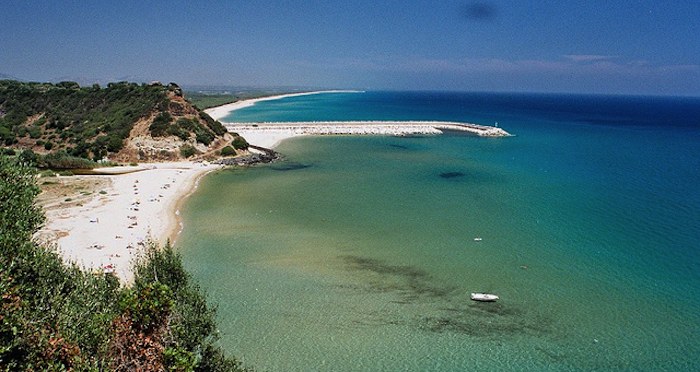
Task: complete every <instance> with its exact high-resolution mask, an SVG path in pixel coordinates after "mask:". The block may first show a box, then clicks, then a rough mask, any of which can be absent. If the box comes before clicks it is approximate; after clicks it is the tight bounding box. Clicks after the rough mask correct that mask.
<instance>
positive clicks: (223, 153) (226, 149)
mask: <svg viewBox="0 0 700 372" xmlns="http://www.w3.org/2000/svg"><path fill="white" fill-rule="evenodd" d="M233 155H236V150H234V149H233V147H231V146H226V147H224V148H223V149H221V156H233Z"/></svg>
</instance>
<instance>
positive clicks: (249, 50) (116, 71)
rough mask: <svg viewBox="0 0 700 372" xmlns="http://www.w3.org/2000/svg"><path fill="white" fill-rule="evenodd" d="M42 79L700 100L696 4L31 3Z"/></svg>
mask: <svg viewBox="0 0 700 372" xmlns="http://www.w3.org/2000/svg"><path fill="white" fill-rule="evenodd" d="M0 27H1V28H0V73H4V74H8V75H11V76H14V77H16V78H20V79H24V80H34V81H46V80H55V79H61V78H70V79H78V78H82V79H100V80H105V79H112V80H114V79H123V78H128V79H130V80H138V81H148V80H160V81H163V82H170V81H174V82H177V83H179V84H181V85H193V84H201V85H239V86H243V85H245V86H313V87H323V88H359V89H372V90H379V89H392V90H393V89H398V90H459V91H511V92H571V93H614V94H626V93H631V94H663V95H694V96H700V0H670V1H661V0H561V1H559V0H557V1H554V0H551V1H548V0H519V1H515V0H492V1H476V2H475V1H456V0H455V1H452V0H396V1H395V0H349V1H342V0H286V1H284V0H265V1H256V0H249V1H243V0H240V1H236V0H231V1H178V0H170V1H127V0H119V1H111V0H109V1H102V0H92V1H79V0H75V1H32V0H28V1H22V0H4V1H3V2H2V4H1V5H0Z"/></svg>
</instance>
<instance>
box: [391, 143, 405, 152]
mask: <svg viewBox="0 0 700 372" xmlns="http://www.w3.org/2000/svg"><path fill="white" fill-rule="evenodd" d="M389 147H393V148H395V149H401V150H408V149H409V147H408V146H404V145H397V144H394V143H391V144H389Z"/></svg>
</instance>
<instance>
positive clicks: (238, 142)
mask: <svg viewBox="0 0 700 372" xmlns="http://www.w3.org/2000/svg"><path fill="white" fill-rule="evenodd" d="M231 146H233V148H234V149H237V150H242V149H247V148H248V146H250V145H249V144H248V141H246V140H245V138H243V137H241V136H236V137H235V138H234V139H233V141H231Z"/></svg>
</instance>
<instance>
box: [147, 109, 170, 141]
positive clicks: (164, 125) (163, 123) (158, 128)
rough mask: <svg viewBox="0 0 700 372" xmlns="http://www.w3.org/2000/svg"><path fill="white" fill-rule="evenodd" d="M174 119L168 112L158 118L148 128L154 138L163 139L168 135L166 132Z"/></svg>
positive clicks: (162, 113)
mask: <svg viewBox="0 0 700 372" xmlns="http://www.w3.org/2000/svg"><path fill="white" fill-rule="evenodd" d="M172 120H173V117H172V116H170V114H169V113H167V112H161V113H160V114H158V116H156V117H155V119H153V123H151V126H150V127H148V130H149V131H150V132H151V136H153V137H163V136H165V135H166V130H167V129H168V127H169V125H170V122H171V121H172Z"/></svg>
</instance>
